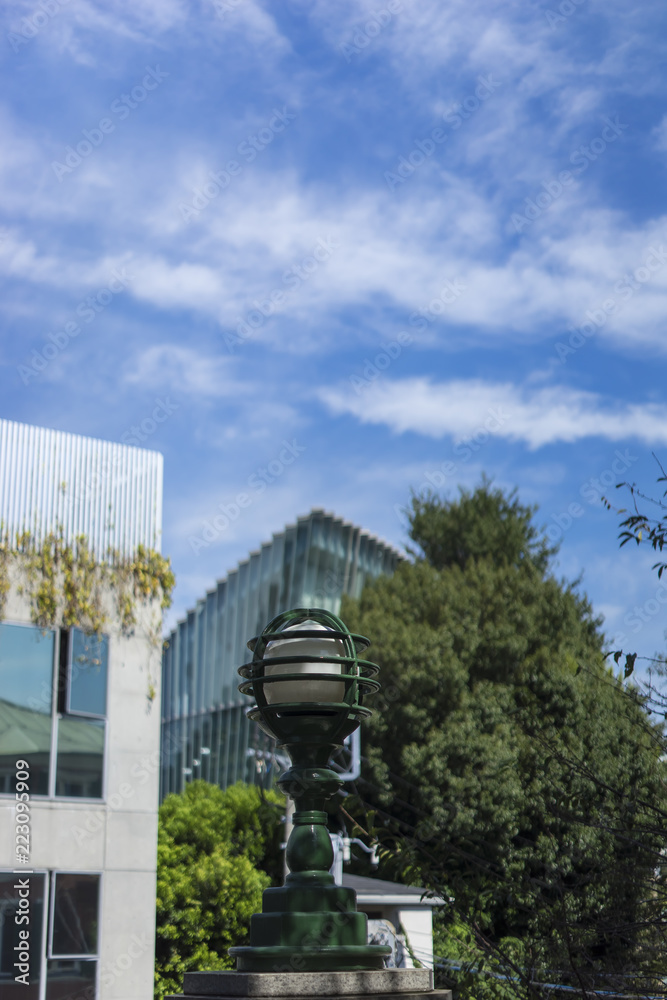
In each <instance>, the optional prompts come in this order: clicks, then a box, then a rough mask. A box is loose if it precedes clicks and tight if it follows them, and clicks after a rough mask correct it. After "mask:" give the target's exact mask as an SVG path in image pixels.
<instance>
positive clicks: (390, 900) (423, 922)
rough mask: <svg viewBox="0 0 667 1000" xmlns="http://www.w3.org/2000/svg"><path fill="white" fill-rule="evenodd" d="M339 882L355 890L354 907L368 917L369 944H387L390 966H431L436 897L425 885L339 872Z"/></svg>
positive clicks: (410, 967)
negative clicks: (355, 900)
mask: <svg viewBox="0 0 667 1000" xmlns="http://www.w3.org/2000/svg"><path fill="white" fill-rule="evenodd" d="M342 884H343V885H344V886H346V888H348V889H354V890H355V892H356V894H357V909H358V910H360V911H361V912H362V913H365V914H366V915H367V917H368V941H369V944H389V945H391V948H392V955H391V963H389V964H390V965H391V967H393V968H399V969H414V968H417V967H418V966H417V964H416V963H417V962H418V963H419V965H420V966H422V967H424V968H427V969H432V968H433V908H434V907H437V906H442V905H443V903H444V900H443V899H441V898H440V897H435V896H427V895H425V893H426V890H425V889H419V888H417V887H416V886H410V885H401V884H400V883H398V882H387V881H386V880H385V879H380V878H366V877H365V876H363V875H349V874H347V872H346V873H345V874H344V875H343V879H342Z"/></svg>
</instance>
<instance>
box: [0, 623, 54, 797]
mask: <svg viewBox="0 0 667 1000" xmlns="http://www.w3.org/2000/svg"><path fill="white" fill-rule="evenodd" d="M54 647H55V633H54V632H51V631H43V630H42V629H38V628H35V627H33V626H29V625H7V624H6V623H2V624H0V792H9V793H13V792H14V791H15V789H16V766H15V765H16V761H17V759H19V758H21V759H23V760H26V761H27V762H28V763H29V764H30V794H31V795H48V791H49V758H50V752H51V706H52V701H53V657H54Z"/></svg>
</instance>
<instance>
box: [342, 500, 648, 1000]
mask: <svg viewBox="0 0 667 1000" xmlns="http://www.w3.org/2000/svg"><path fill="white" fill-rule="evenodd" d="M534 513H535V511H534V510H533V509H531V508H529V507H525V506H523V505H522V504H521V503H520V502H519V501H518V499H517V498H516V496H515V495H514V494H511V495H509V496H507V495H505V494H504V493H503V492H502V491H501V490H499V489H494V488H493V487H492V486H491V484H490V483H488V482H486V481H485V482H483V483H482V485H481V486H480V487H479V488H478V489H477V490H475V491H474V492H472V493H468V492H465V491H461V494H460V497H459V498H458V499H456V500H448V499H442V498H439V497H437V496H435V495H433V494H429V495H426V496H413V498H412V501H411V505H410V507H409V509H408V511H407V514H408V521H409V534H410V538H411V540H412V542H413V543H414V544H415V545H416V546H418V550H417V551H416V552H415V553H414V555H415V560H414V562H405V563H403V564H402V565H400V566H399V568H398V570H397V572H396V573H395V574H394V576H393V577H391V578H386V577H385V578H380V579H378V580H376V581H375V582H374V583H372V584H371V585H369V586H367V587H366V588H365V590H364V592H363V594H362V596H361V599H360V600H359V601H353V600H351V599H346V600H345V603H344V607H343V610H342V617H343V618H344V620H345V621H346V622H347V623H348V625H349V626H350V628H352V629H353V630H354V631H358V632H361V633H362V634H364V635H367V636H369V637H371V638H372V640H373V646H372V650H371V652H372V653H373V657H372V658H373V659H375V660H376V662H378V663H379V664H380V667H381V675H380V677H381V682H382V686H383V690H382V693H381V694H380V695H378V696H377V697H376V699H375V703H374V707H375V710H376V711H375V715H374V717H373V719H372V720H371V721H370V722H369V723H368V724H367V726H366V727H365V733H364V737H363V746H364V754H365V758H366V760H365V768H364V772H363V777H362V780H361V781H360V782H359V785H358V791H359V797H360V799H361V801H362V803H365V805H366V807H367V808H372V809H373V810H375V822H376V824H377V827H378V829H379V831H380V834H381V837H382V838H383V840H384V843H385V847H386V851H385V857H384V868H383V873H384V874H385V875H386V876H391V875H396V874H398V875H400V876H401V877H403V878H404V879H407V878H409V879H411V880H412V881H413V882H414V881H415V880H418V881H420V882H421V884H423V885H425V886H427V887H428V888H430V889H432V890H433V891H435V892H437V893H438V894H440V895H443V896H444V897H445V898H450V897H451V899H452V900H453V901H452V902H451V904H450V905H449V906H447V907H446V908H445V911H444V915H443V918H442V921H443V923H442V926H441V931H440V939H439V940H440V947H441V949H442V950H443V951H444V953H445V957H446V958H447V959H448V960H449V962H450V963H451V967H450V970H449V972H448V973H447V976H448V979H449V981H450V982H451V983H452V984H454V985H456V986H457V987H458V988H460V989H463V990H464V992H465V991H466V990H468V989H470V991H471V995H472V996H474V997H476V998H479V996H480V995H481V994H482V993H483V992H484V990H487V991H489V990H490V991H491V992H492V993H498V992H500V993H502V992H503V991H507V990H508V989H510V988H511V990H513V991H517V990H518V991H519V992H520V993H521V994H522V995H532V994H533V993H534V995H537V994H538V993H539V995H540V996H544V990H543V989H541V988H540V989H537V988H536V987H534V986H533V985H532V983H534V982H535V981H541V982H544V981H546V982H553V981H554V979H556V980H557V981H559V982H561V983H564V984H568V985H570V986H574V987H577V988H579V989H583V990H584V992H586V991H589V990H596V989H597V990H611V991H622V992H634V993H637V992H638V991H641V990H642V989H645V990H655V989H656V980H655V975H656V973H657V972H658V971H659V970H658V966H659V965H660V959H658V958H656V955H657V951H656V949H659V948H660V947H663V945H664V924H663V922H662V920H663V918H662V913H663V912H664V903H665V899H664V894H663V882H662V868H661V864H662V856H661V853H660V852H661V849H662V847H663V845H664V843H665V834H664V832H663V830H664V820H661V817H662V816H664V812H663V810H664V808H665V769H664V764H663V763H662V762H661V760H660V755H661V750H662V744H661V739H660V732H659V730H658V729H657V728H656V726H655V725H653V723H652V722H651V719H650V717H649V716H648V714H647V712H646V711H645V708H644V706H643V703H642V699H641V697H640V696H639V694H638V693H637V692H636V691H635V690H633V689H629V688H627V687H624V686H623V684H622V682H621V681H620V680H619V679H617V678H615V677H614V674H613V672H612V669H611V668H610V667H609V665H608V664H607V662H606V660H605V655H604V636H603V633H602V632H601V629H600V624H601V623H600V620H599V619H597V618H596V617H595V616H594V615H593V612H592V609H591V606H590V604H589V602H588V601H587V599H586V598H585V597H584V596H582V595H581V594H580V593H579V591H578V588H577V586H576V585H570V584H567V583H564V582H562V581H559V580H558V579H556V578H555V576H554V575H553V574H552V572H551V570H550V564H551V558H552V556H553V555H554V549H553V547H550V546H549V544H548V541H547V540H546V538H545V537H544V535H543V534H542V533H541V532H540V530H539V529H538V528H537V527H536V526H535V523H534ZM360 815H361V814H360ZM362 822H363V820H362ZM489 962H490V963H491V968H492V970H495V972H494V976H499V975H503V976H509V977H511V979H510V980H501V979H498V978H494V976H489V978H488V979H484V978H483V977H482V978H480V966H481V969H482V970H483V969H484V963H489ZM456 966H458V968H455V967H456ZM487 968H489V967H488V966H487ZM472 970H474V972H475V975H474V976H472V978H470V976H469V975H468V973H470V974H471V975H472ZM628 977H630V978H628ZM471 983H472V986H470V984H471ZM466 984H467V985H466Z"/></svg>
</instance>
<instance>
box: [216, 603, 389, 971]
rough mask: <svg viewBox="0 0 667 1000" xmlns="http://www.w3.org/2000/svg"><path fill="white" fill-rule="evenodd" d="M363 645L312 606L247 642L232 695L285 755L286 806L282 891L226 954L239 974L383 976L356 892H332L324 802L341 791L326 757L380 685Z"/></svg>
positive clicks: (274, 892) (379, 951)
mask: <svg viewBox="0 0 667 1000" xmlns="http://www.w3.org/2000/svg"><path fill="white" fill-rule="evenodd" d="M369 645H370V643H369V640H368V639H365V638H364V637H363V636H361V635H354V634H353V633H351V632H350V631H349V629H348V628H347V627H346V626H345V625H344V623H343V622H342V621H341V620H340V618H337V617H336V616H335V615H333V614H331V613H330V612H329V611H324V610H322V609H321V608H297V609H296V610H294V611H286V612H284V613H283V614H281V615H278V616H277V617H276V618H274V619H273V621H271V622H269V624H268V625H267V626H266V628H265V629H264V631H263V632H262V634H261V635H259V636H256V637H255V638H254V639H251V640H250V641H249V642H248V648H249V649H251V650H252V652H253V658H252V661H251V662H250V663H246V664H244V665H243V666H242V667H240V668H239V673H240V675H241V676H242V677H243V678H244V681H243V683H242V684H240V685H239V690H240V691H241V692H243V694H250V695H253V696H254V698H255V702H256V704H255V705H253V706H252V707H251V708H250V709H249V710H248V718H250V719H252V720H253V721H254V722H257V723H258V725H259V726H260V727H261V728H262V729H263V730H264V732H265V733H268V735H269V736H271V737H273V738H274V739H275V740H276V741H277V742H278V746H279V748H280V749H282V748H284V749H285V750H287V753H288V754H289V757H290V760H291V762H292V764H291V767H290V768H289V769H288V770H287V771H286V772H285V773H284V774H283V775H282V777H281V778H280V780H279V782H278V784H279V785H280V787H281V788H282V790H283V791H284V792H285V793H286V794H287V795H291V796H292V798H293V799H294V801H295V804H296V809H295V813H294V819H293V822H294V828H293V830H292V833H291V835H290V838H289V842H288V844H287V864H288V867H289V869H290V871H289V874H288V875H287V876H286V878H285V885H284V886H280V887H277V888H271V889H266V890H265V892H264V900H263V910H262V913H258V914H255V915H254V916H253V917H252V920H251V926H250V944H249V945H247V946H242V947H235V948H230V949H229V953H230V955H232V956H234V957H235V958H236V962H237V969H238V971H239V972H274V971H277V970H280V971H286V970H293V971H303V972H328V971H341V972H343V971H355V970H373V969H382V968H384V957H385V956H386V955H388V954H389V953H390V951H391V949H390V948H389V947H388V946H384V945H369V944H368V943H367V925H366V915H365V914H364V913H357V909H356V902H357V901H356V893H355V891H354V889H346V888H344V887H343V886H340V885H336V884H335V882H334V878H333V876H332V875H331V874H330V873H329V869H330V868H331V865H332V863H333V848H332V845H331V838H330V837H329V832H328V830H327V825H326V823H327V814H326V812H325V809H324V805H325V802H326V801H327V799H329V798H331V796H332V795H334V794H335V793H336V792H337V791H338V789H339V787H340V786H341V785H342V781H341V779H340V778H339V777H338V775H337V774H336V772H335V771H333V770H332V769H331V768H330V767H329V758H330V756H331V754H332V753H333V752H334V751H335V750H336V749H338V748H340V747H341V746H342V744H343V741H344V740H345V738H346V737H347V736H349V735H350V733H352V732H354V730H355V729H356V728H357V727H358V726H359V724H360V722H361V720H362V719H364V718H368V717H369V716H370V715H371V712H370V709H368V708H366V707H364V705H363V701H364V698H365V697H367V696H368V695H370V694H373V693H374V692H375V691H377V690H378V689H379V687H380V685H379V684H378V682H377V681H376V680H373V677H374V675H375V674H376V673H377V672H378V668H377V666H376V665H375V664H374V663H370V662H369V661H368V660H363V659H360V658H359V653H361V652H363V651H364V650H365V649H366V648H367V647H368V646H369Z"/></svg>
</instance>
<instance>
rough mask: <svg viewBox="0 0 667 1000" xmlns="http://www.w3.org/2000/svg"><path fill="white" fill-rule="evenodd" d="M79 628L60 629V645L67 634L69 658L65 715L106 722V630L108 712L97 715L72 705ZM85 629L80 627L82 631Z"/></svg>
mask: <svg viewBox="0 0 667 1000" xmlns="http://www.w3.org/2000/svg"><path fill="white" fill-rule="evenodd" d="M76 628H77V626H76V625H72V626H71V627H70V628H68V629H59V633H60V637H59V643H58V644H59V645H60V642H61V641H62V635H63V632H65V633H66V634H67V658H66V663H67V667H66V674H65V692H64V696H65V697H64V702H65V713H64V714H65V715H71V716H73V717H75V718H77V719H103V720H104V721H105V722H106V720H107V718H108V717H109V636H108V634H107V633H106V632H104V633H102V634H103V636H104V638H105V639H106V647H107V663H106V676H105V678H104V682H105V688H104V705H105V708H106V712H105V714H104V715H97V714H96V713H95V712H81V711H79V710H78V709H76V708H72V707H71V701H72V666H73V663H72V657H73V655H74V636H73V633H74V630H75V629H76ZM82 631H83V629H79V632H82Z"/></svg>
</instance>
